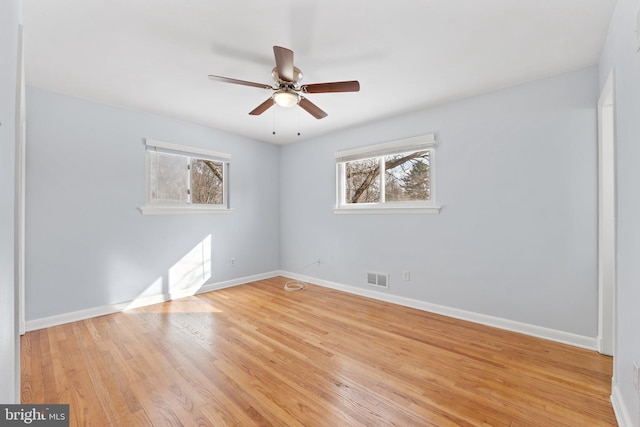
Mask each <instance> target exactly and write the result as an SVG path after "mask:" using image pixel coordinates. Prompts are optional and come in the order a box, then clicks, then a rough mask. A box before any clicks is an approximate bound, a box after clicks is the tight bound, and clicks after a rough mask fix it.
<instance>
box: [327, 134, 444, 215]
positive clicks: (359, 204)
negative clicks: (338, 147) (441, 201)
mask: <svg viewBox="0 0 640 427" xmlns="http://www.w3.org/2000/svg"><path fill="white" fill-rule="evenodd" d="M434 144H435V141H434V136H433V135H432V134H431V135H425V136H419V137H415V138H408V139H403V140H400V141H393V142H388V143H385V144H378V145H372V146H368V147H362V148H356V149H353V150H345V151H340V152H338V153H336V169H337V203H336V205H337V206H336V209H335V212H336V213H358V212H359V213H391V212H402V213H438V212H439V210H440V208H439V207H437V206H436V204H435V201H434V186H433V181H434V180H433V164H434V158H435V152H434V151H435V150H434Z"/></svg>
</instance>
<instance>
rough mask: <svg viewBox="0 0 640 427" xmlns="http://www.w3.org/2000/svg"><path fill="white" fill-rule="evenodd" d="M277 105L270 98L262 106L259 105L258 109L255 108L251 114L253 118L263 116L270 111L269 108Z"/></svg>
mask: <svg viewBox="0 0 640 427" xmlns="http://www.w3.org/2000/svg"><path fill="white" fill-rule="evenodd" d="M275 103H276V101H274V100H273V98H269V99H267V100H266V101H264V102H263V103H262V104H260V105H258V106H257V107H256V108H254V109H253V110H252V111H251V112H250V113H249V114H250V115H252V116H259V115H260V114H262V113H264V112H265V111H267V110H268V109H269V107H271V106H272V105H273V104H275Z"/></svg>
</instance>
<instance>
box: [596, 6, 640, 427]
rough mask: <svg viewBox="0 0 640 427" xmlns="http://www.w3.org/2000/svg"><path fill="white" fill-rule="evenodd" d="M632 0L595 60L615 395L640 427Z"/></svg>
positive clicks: (637, 77)
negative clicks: (609, 91) (612, 275)
mask: <svg viewBox="0 0 640 427" xmlns="http://www.w3.org/2000/svg"><path fill="white" fill-rule="evenodd" d="M638 9H640V2H638V1H637V0H618V2H617V6H616V11H615V13H614V16H613V20H612V24H611V27H610V31H609V37H608V39H607V43H606V45H605V48H604V51H603V54H602V59H601V61H600V82H601V86H603V85H604V83H605V81H606V79H607V76H608V75H609V72H610V71H611V70H614V72H615V93H614V98H615V100H614V102H615V115H616V117H615V133H616V142H615V143H616V150H617V153H616V161H617V165H616V166H617V168H616V169H617V174H616V180H617V196H618V206H617V207H618V247H617V250H618V270H617V273H618V276H617V313H618V314H617V333H616V348H615V358H614V363H615V366H614V377H615V383H614V394H615V395H616V396H618V397H621V398H622V403H623V405H624V407H625V408H626V412H627V415H628V416H629V417H631V422H633V425H634V426H640V416H639V415H638V414H640V406H639V403H638V395H637V393H636V392H635V391H634V390H633V376H632V373H633V362H634V361H635V362H638V363H640V333H639V332H638V325H640V310H639V309H638V303H639V302H640V262H639V260H640V191H638V188H639V185H638V184H639V183H640V168H639V167H638V159H640V121H639V120H638V119H639V118H640V53H636V50H637V44H636V33H635V30H636V28H635V17H636V13H637V12H638Z"/></svg>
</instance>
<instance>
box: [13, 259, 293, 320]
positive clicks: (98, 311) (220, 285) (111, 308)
mask: <svg viewBox="0 0 640 427" xmlns="http://www.w3.org/2000/svg"><path fill="white" fill-rule="evenodd" d="M279 274H280V272H278V271H274V272H270V273H263V274H256V275H253V276H247V277H240V278H238V279H233V280H227V281H224V282H217V283H210V284H207V285H204V286H202V287H200V288H199V289H198V290H197V291H196V292H184V291H183V292H178V293H168V294H160V295H151V296H146V297H142V298H137V299H135V300H132V301H125V302H121V303H117V304H108V305H104V306H101V307H94V308H89V309H86V310H79V311H74V312H71V313H64V314H58V315H55V316H50V317H44V318H41V319H34V320H28V321H27V322H26V325H25V329H26V331H27V332H29V331H35V330H38V329H44V328H50V327H53V326H58V325H62V324H65V323H71V322H77V321H79V320H85V319H90V318H92V317H98V316H104V315H106V314H113V313H118V312H120V311H124V310H130V309H132V308H138V307H144V306H147V305H152V304H158V303H161V302H166V301H171V300H175V299H178V298H183V297H186V296H191V295H196V294H201V293H204V292H211V291H215V290H217V289H224V288H230V287H232V286H238V285H243V284H245V283H251V282H255V281H257V280H264V279H270V278H272V277H275V276H278V275H279Z"/></svg>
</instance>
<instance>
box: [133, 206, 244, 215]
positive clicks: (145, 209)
mask: <svg viewBox="0 0 640 427" xmlns="http://www.w3.org/2000/svg"><path fill="white" fill-rule="evenodd" d="M138 210H140V212H141V213H142V214H143V215H172V214H180V215H203V214H204V215H228V214H232V213H234V212H235V210H234V209H226V208H211V207H206V206H150V205H147V206H142V207H139V208H138Z"/></svg>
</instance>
